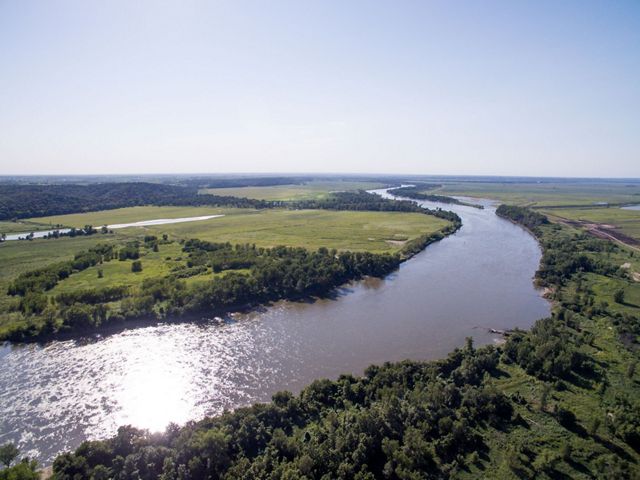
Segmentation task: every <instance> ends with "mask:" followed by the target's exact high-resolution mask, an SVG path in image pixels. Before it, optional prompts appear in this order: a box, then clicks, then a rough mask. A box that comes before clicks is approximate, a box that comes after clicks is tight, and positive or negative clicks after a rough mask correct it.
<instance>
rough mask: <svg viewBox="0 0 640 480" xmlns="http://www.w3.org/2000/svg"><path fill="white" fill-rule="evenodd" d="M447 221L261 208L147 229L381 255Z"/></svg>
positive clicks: (173, 234)
mask: <svg viewBox="0 0 640 480" xmlns="http://www.w3.org/2000/svg"><path fill="white" fill-rule="evenodd" d="M447 224H448V222H447V221H445V220H441V219H439V218H436V217H433V216H430V215H423V214H421V213H401V212H355V211H331V210H262V211H256V212H255V213H253V214H251V215H227V216H225V217H222V218H216V219H212V220H208V221H204V222H191V223H182V224H173V225H161V226H153V227H148V228H147V229H146V230H148V231H149V232H151V233H152V234H154V235H158V234H162V233H167V234H169V236H170V238H199V239H201V240H208V241H212V242H231V243H255V244H256V245H258V246H261V247H273V246H277V245H288V246H292V247H304V248H309V249H317V248H319V247H327V248H336V249H338V250H351V251H370V252H375V253H382V252H394V251H397V250H399V249H400V248H401V247H402V243H403V242H404V241H406V240H410V239H413V238H416V237H418V236H420V235H423V234H427V233H432V232H435V231H437V230H440V229H441V228H443V227H445V226H446V225H447Z"/></svg>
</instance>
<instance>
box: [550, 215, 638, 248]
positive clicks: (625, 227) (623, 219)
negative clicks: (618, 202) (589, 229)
mask: <svg viewBox="0 0 640 480" xmlns="http://www.w3.org/2000/svg"><path fill="white" fill-rule="evenodd" d="M541 211H542V212H543V213H544V214H545V215H547V216H548V217H549V218H550V219H551V220H572V221H579V222H588V223H598V224H604V225H612V226H615V227H616V230H619V231H620V232H622V233H623V234H625V235H627V236H629V237H632V238H635V239H636V240H639V241H640V210H624V209H622V208H617V207H610V208H564V209H557V208H554V209H548V210H545V209H541Z"/></svg>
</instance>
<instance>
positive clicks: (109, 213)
mask: <svg viewBox="0 0 640 480" xmlns="http://www.w3.org/2000/svg"><path fill="white" fill-rule="evenodd" d="M247 212H251V210H246V209H239V208H231V209H229V208H217V207H128V208H117V209H115V210H102V211H99V212H87V213H72V214H69V215H55V216H51V217H35V218H30V219H29V220H28V222H31V223H34V224H38V225H42V226H46V227H47V228H51V227H50V225H64V226H65V227H76V228H82V227H84V226H85V225H93V226H94V227H96V228H98V227H100V226H102V225H113V224H116V223H133V222H139V221H142V220H157V219H161V218H184V217H200V216H205V215H220V214H233V215H240V214H242V213H247ZM21 231H24V230H21Z"/></svg>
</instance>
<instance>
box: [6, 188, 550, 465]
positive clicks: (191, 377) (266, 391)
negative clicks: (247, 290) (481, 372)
mask: <svg viewBox="0 0 640 480" xmlns="http://www.w3.org/2000/svg"><path fill="white" fill-rule="evenodd" d="M378 193H382V194H384V192H383V191H381V192H378ZM422 203H423V204H424V205H426V206H431V207H433V206H436V205H435V204H432V203H429V202H422ZM483 204H484V205H485V207H486V208H485V209H484V210H479V209H476V208H471V207H465V206H457V205H442V207H443V208H445V209H449V210H454V211H455V212H457V213H458V214H459V215H460V216H461V217H462V220H463V227H462V228H461V229H460V230H459V232H458V233H456V234H455V235H453V236H450V237H448V238H446V239H444V240H442V241H441V242H438V243H436V244H433V245H431V246H429V247H428V248H427V249H426V250H425V251H424V252H422V253H420V254H419V255H417V256H415V257H414V258H413V259H411V260H409V261H408V262H405V263H404V264H403V265H402V266H401V267H400V269H399V270H398V271H397V272H395V273H394V274H392V275H389V276H388V277H386V278H385V279H382V280H379V279H367V280H364V281H360V282H354V283H352V284H349V285H346V286H344V287H343V288H340V289H338V290H337V291H336V292H335V295H333V296H332V297H331V298H328V299H323V300H318V301H315V302H279V303H276V304H274V305H271V306H268V307H265V308H263V309H261V310H259V311H254V312H251V313H246V314H236V315H232V316H229V317H228V318H225V319H224V320H223V321H222V322H220V321H219V320H211V321H203V322H200V323H181V324H159V325H154V326H142V327H140V328H136V329H132V330H128V331H124V332H121V333H115V334H112V335H109V336H105V337H102V336H95V337H91V338H84V339H80V340H74V341H56V342H51V343H48V344H46V345H21V346H10V345H4V346H2V347H1V348H0V443H4V442H6V441H14V442H16V443H17V444H18V445H19V447H20V448H21V450H22V453H23V454H29V455H31V456H34V457H36V458H38V459H39V460H40V461H41V462H43V463H44V464H48V463H50V462H51V461H52V459H53V458H54V457H55V455H56V454H57V453H59V452H60V451H62V450H68V449H72V448H74V447H76V446H78V444H79V443H80V442H81V441H82V440H84V439H87V438H89V439H95V438H103V437H106V436H109V435H112V434H113V433H114V432H115V430H116V428H117V427H118V425H122V424H132V425H135V426H139V427H144V428H149V429H151V430H161V429H163V428H164V427H165V426H166V425H167V424H168V423H169V422H176V423H184V422H186V421H188V420H190V419H198V418H201V417H202V416H204V415H207V414H216V413H220V412H221V411H222V410H223V409H231V408H234V407H237V406H241V405H248V404H251V403H253V402H257V401H267V400H269V398H270V397H271V395H272V394H273V393H274V392H276V391H278V390H283V389H288V390H292V391H294V392H295V391H298V390H299V389H300V388H302V387H303V386H305V385H306V384H308V383H310V382H311V381H312V380H313V379H316V378H320V377H330V378H335V377H337V376H338V375H339V374H341V373H355V374H360V373H362V371H363V369H364V368H365V367H367V366H368V365H370V364H372V363H382V362H384V361H397V360H402V359H406V358H411V359H418V360H422V359H425V360H426V359H434V358H438V357H442V356H444V355H446V354H447V353H448V352H449V351H451V350H452V349H453V348H455V347H457V346H460V345H462V343H463V342H464V338H465V337H467V336H473V337H474V339H475V342H476V343H477V344H486V343H491V342H495V341H497V340H498V338H497V337H496V336H495V335H492V334H490V333H489V332H488V330H487V328H488V327H491V328H496V329H506V328H513V327H521V328H527V327H529V326H531V325H532V323H533V322H534V321H535V320H536V319H538V318H541V317H543V316H546V315H547V314H548V313H549V305H548V303H547V302H546V301H545V300H544V299H543V298H542V297H541V296H540V293H539V292H538V291H536V290H535V289H534V288H533V285H532V276H533V274H534V272H535V270H536V268H537V266H538V263H539V260H540V255H541V252H540V249H539V246H538V245H537V243H536V241H535V240H534V239H533V238H532V237H531V236H530V235H529V234H528V233H527V232H526V231H525V230H523V229H521V228H520V227H518V226H516V225H513V224H511V223H509V222H507V221H505V220H502V219H500V218H498V217H497V216H496V215H495V214H494V212H495V208H494V207H493V206H492V204H491V203H490V202H483Z"/></svg>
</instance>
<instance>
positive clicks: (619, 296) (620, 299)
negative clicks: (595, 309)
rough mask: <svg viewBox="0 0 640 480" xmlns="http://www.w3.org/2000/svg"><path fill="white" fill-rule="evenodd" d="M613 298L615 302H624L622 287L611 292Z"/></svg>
mask: <svg viewBox="0 0 640 480" xmlns="http://www.w3.org/2000/svg"><path fill="white" fill-rule="evenodd" d="M613 300H614V301H615V302H616V303H624V290H623V289H622V288H620V289H618V290H616V291H615V292H614V294H613Z"/></svg>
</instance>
